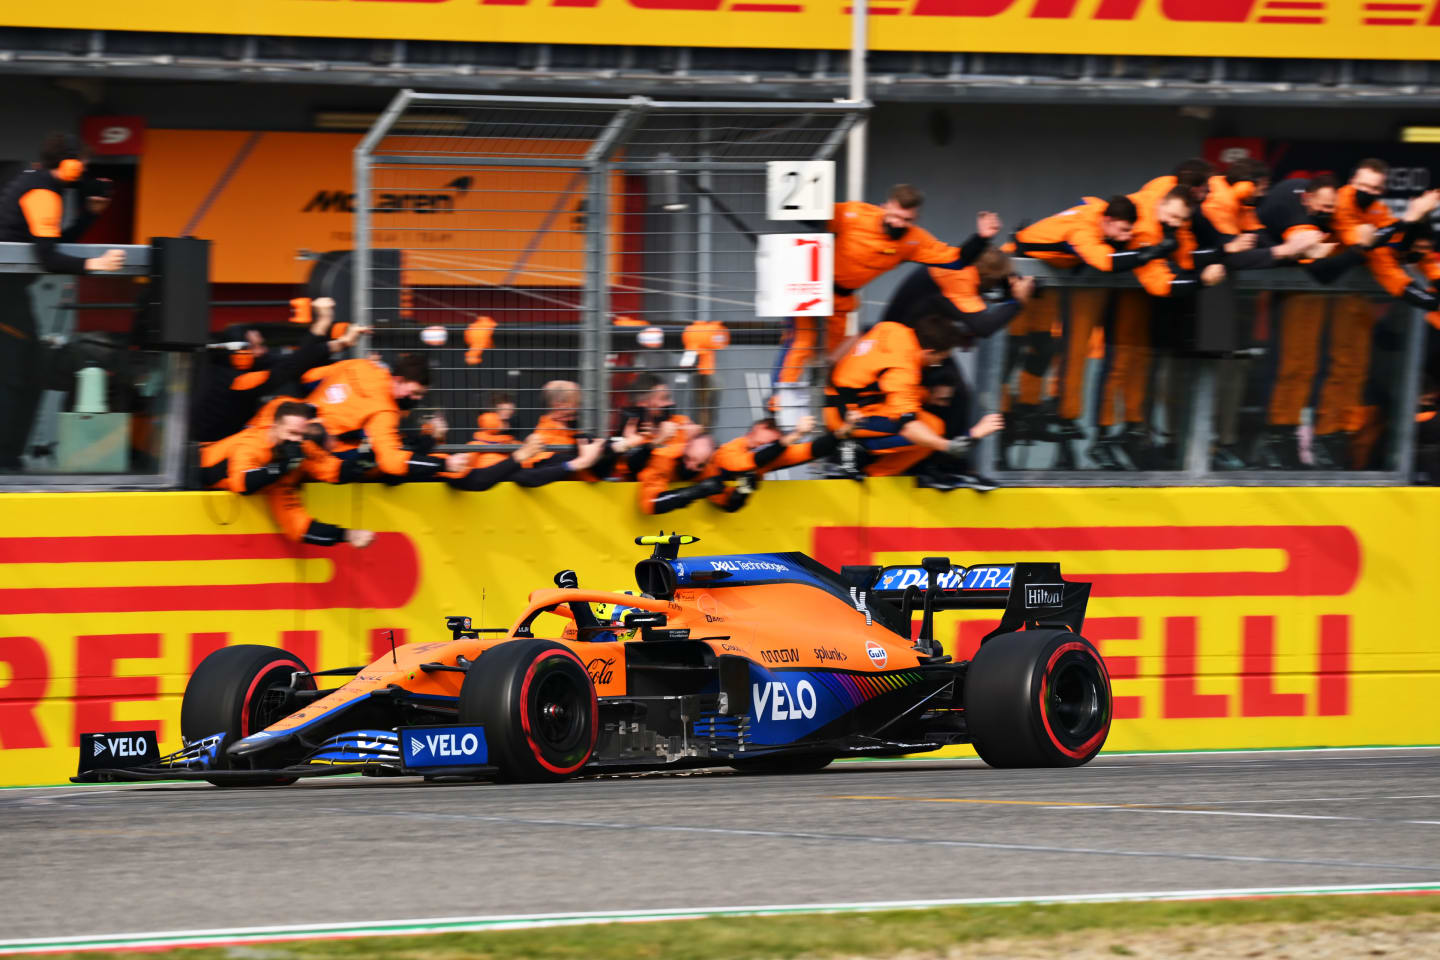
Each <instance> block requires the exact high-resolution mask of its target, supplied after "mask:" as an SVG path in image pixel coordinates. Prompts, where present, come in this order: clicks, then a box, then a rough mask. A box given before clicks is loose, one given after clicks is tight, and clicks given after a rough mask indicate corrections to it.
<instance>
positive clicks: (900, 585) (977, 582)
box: [873, 563, 1015, 590]
mask: <svg viewBox="0 0 1440 960" xmlns="http://www.w3.org/2000/svg"><path fill="white" fill-rule="evenodd" d="M1014 575H1015V567H1014V566H1012V565H1011V564H1008V563H1005V564H984V565H982V566H975V567H952V568H950V570H949V571H948V572H946V573H942V574H940V576H939V578H938V579H937V581H936V583H937V585H938V586H939V587H940V589H941V590H1009V589H1010V581H1011V580H1012V579H1013V578H1014ZM929 584H930V574H929V573H928V572H927V571H926V570H925V569H924V568H923V567H906V566H901V567H886V568H885V569H884V570H882V571H880V576H879V578H878V579H876V581H875V586H874V588H873V589H875V590H904V589H905V588H906V587H910V586H914V587H919V588H920V589H921V590H924V589H925V588H926V587H927V586H929Z"/></svg>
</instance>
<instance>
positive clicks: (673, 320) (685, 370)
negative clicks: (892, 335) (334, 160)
mask: <svg viewBox="0 0 1440 960" xmlns="http://www.w3.org/2000/svg"><path fill="white" fill-rule="evenodd" d="M864 109H865V106H864V105H859V104H853V103H849V104H838V103H667V102H658V101H652V100H648V99H645V98H640V97H636V98H632V99H629V100H600V99H594V100H588V99H559V98H539V97H487V96H456V95H436V94H419V93H414V92H410V91H404V92H402V93H401V94H399V95H398V96H397V97H396V99H395V101H394V102H393V103H392V104H391V105H390V107H389V108H388V109H387V110H386V111H385V113H384V114H383V115H382V116H381V118H380V119H379V120H378V121H377V123H376V125H375V127H374V128H373V129H372V130H371V131H370V133H369V134H368V135H367V136H366V137H365V139H364V140H363V141H362V143H361V144H360V146H359V147H358V148H357V149H356V158H355V188H356V203H355V213H356V248H355V249H356V270H355V299H356V312H355V315H356V316H357V317H360V318H368V320H369V321H370V322H371V323H373V324H374V325H375V327H376V333H375V336H374V338H373V346H374V347H375V348H376V349H378V350H379V351H380V352H381V354H382V356H385V357H386V358H387V359H388V358H389V357H390V356H391V355H393V354H394V353H398V352H415V353H423V354H424V355H425V356H427V358H428V359H429V362H430V366H431V371H432V387H431V391H430V395H429V398H428V399H427V401H426V405H427V406H429V407H433V408H434V409H435V410H437V411H438V412H440V413H442V414H443V415H444V416H445V417H446V419H447V421H448V423H449V427H450V429H449V433H448V436H447V438H446V439H447V440H448V441H449V442H451V443H457V442H463V441H465V440H467V439H469V434H470V430H472V429H473V426H472V425H475V424H476V423H477V421H478V420H479V418H480V416H481V415H482V414H484V413H487V412H493V411H495V410H496V409H499V408H502V405H503V404H504V403H505V402H507V401H508V402H509V403H511V404H513V405H514V408H515V413H514V417H513V420H512V421H510V422H509V424H508V432H510V433H511V434H513V435H515V436H516V437H519V436H522V435H523V434H524V433H526V432H528V431H529V430H530V429H531V428H533V427H535V426H536V425H537V424H539V423H540V421H541V419H542V418H543V417H544V416H545V415H546V414H547V412H554V409H553V408H554V407H555V405H556V403H557V402H559V401H557V397H556V395H553V394H552V396H551V397H550V398H549V399H548V400H547V398H546V395H545V391H544V390H543V389H542V388H543V387H544V385H545V384H547V383H549V382H552V381H571V382H574V383H576V384H578V385H579V387H580V391H581V404H580V412H579V418H578V419H579V426H581V427H582V428H584V429H585V430H587V431H589V432H592V433H605V432H619V431H620V430H622V429H623V427H624V420H625V414H624V411H625V410H626V409H627V408H630V407H632V406H634V405H636V404H637V403H638V402H641V401H642V396H641V395H642V394H650V399H651V401H653V402H661V401H663V394H664V393H665V392H667V391H666V390H665V389H664V388H668V393H669V394H670V399H671V401H672V402H673V403H674V405H675V407H676V408H677V410H678V411H679V412H680V413H683V414H685V415H688V416H689V417H691V418H692V419H693V420H696V421H698V422H700V423H704V424H706V425H708V426H710V427H711V428H712V430H713V431H714V432H715V433H716V434H717V436H718V438H719V439H721V440H724V439H727V438H728V437H730V436H734V435H736V434H738V433H739V432H741V431H743V429H744V428H745V427H746V426H747V425H748V424H749V423H750V422H751V421H753V420H754V419H756V418H757V417H759V416H764V415H766V413H767V411H768V409H769V402H770V399H771V392H772V391H771V385H772V369H773V367H774V365H775V361H776V355H777V351H778V350H779V348H780V345H781V343H782V339H783V337H784V335H785V321H784V320H783V319H758V318H757V317H756V309H755V298H756V280H755V256H756V244H757V241H758V237H759V236H760V235H761V234H763V233H784V232H792V231H801V232H804V231H806V230H811V229H814V228H813V227H807V226H806V225H805V224H803V223H799V222H794V221H788V222H772V221H767V220H766V171H767V164H768V162H770V161H776V160H824V159H830V158H832V157H834V155H835V154H836V152H837V151H838V149H839V147H840V146H841V144H842V143H843V142H844V139H845V134H846V133H847V131H848V130H849V128H850V126H851V125H852V124H853V122H854V120H855V119H856V118H857V117H858V116H860V115H861V114H862V113H863V111H864ZM822 229H823V228H822ZM822 355H823V354H822V352H821V351H818V350H817V351H814V352H813V354H812V355H811V356H810V358H809V363H810V364H812V366H813V365H814V364H818V363H819V362H820V359H821V357H822ZM805 382H808V383H809V384H810V385H811V387H812V388H813V389H818V385H819V383H820V378H819V376H818V375H816V374H815V372H814V370H813V369H812V370H811V375H810V376H809V378H808V381H805ZM657 383H658V384H660V385H663V387H661V388H660V389H658V391H657V386H656V385H657ZM652 391H656V392H658V394H659V396H656V395H655V393H652ZM492 425H493V422H492Z"/></svg>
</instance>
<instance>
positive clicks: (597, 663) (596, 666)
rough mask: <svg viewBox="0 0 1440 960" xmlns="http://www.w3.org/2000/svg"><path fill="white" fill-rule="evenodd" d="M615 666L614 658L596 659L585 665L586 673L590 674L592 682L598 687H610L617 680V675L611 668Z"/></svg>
mask: <svg viewBox="0 0 1440 960" xmlns="http://www.w3.org/2000/svg"><path fill="white" fill-rule="evenodd" d="M613 666H615V658H614V657H595V658H594V659H592V660H591V661H590V662H589V663H587V664H585V672H586V673H588V674H590V680H591V682H592V683H594V684H595V685H596V686H597V687H604V686H609V685H610V684H611V683H612V682H613V681H614V680H615V673H614V671H613V670H611V669H610V668H611V667H613Z"/></svg>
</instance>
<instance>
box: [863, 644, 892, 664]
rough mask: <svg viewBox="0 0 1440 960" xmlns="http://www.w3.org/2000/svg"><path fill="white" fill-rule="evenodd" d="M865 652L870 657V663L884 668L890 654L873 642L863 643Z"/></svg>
mask: <svg viewBox="0 0 1440 960" xmlns="http://www.w3.org/2000/svg"><path fill="white" fill-rule="evenodd" d="M865 652H866V653H868V654H869V655H870V662H871V663H873V664H874V665H875V666H877V667H883V666H885V664H886V663H888V662H889V660H890V654H889V653H888V652H886V650H885V648H884V647H882V646H880V644H878V643H876V642H875V641H874V640H866V641H865Z"/></svg>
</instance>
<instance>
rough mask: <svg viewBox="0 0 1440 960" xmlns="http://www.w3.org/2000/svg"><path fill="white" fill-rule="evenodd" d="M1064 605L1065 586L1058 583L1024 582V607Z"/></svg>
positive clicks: (1029, 608)
mask: <svg viewBox="0 0 1440 960" xmlns="http://www.w3.org/2000/svg"><path fill="white" fill-rule="evenodd" d="M1064 605H1065V586H1064V584H1059V583H1027V584H1025V609H1027V610H1034V609H1035V608H1036V607H1060V606H1064Z"/></svg>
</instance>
